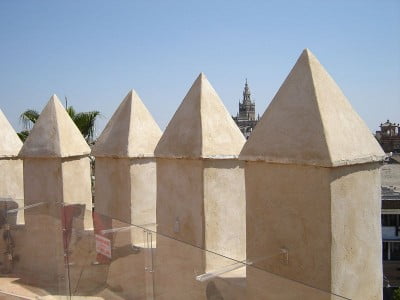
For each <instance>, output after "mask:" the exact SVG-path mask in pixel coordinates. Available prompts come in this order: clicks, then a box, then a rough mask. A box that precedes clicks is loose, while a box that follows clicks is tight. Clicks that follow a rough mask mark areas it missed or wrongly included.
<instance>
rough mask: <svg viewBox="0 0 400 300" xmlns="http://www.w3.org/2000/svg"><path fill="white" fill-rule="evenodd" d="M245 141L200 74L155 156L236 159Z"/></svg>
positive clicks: (162, 138)
mask: <svg viewBox="0 0 400 300" xmlns="http://www.w3.org/2000/svg"><path fill="white" fill-rule="evenodd" d="M244 143H245V138H244V137H243V135H242V133H241V132H240V130H239V128H238V127H237V126H236V124H235V122H234V121H233V120H232V117H231V116H230V114H229V113H228V111H227V110H226V108H225V106H224V105H223V103H222V101H221V99H220V98H219V96H218V95H217V93H216V91H215V90H214V88H213V87H212V86H211V84H210V82H209V81H208V80H207V78H206V76H205V75H204V74H203V73H201V74H200V75H199V76H198V77H197V79H196V80H195V82H194V83H193V85H192V87H191V88H190V90H189V92H188V93H187V94H186V96H185V98H184V99H183V101H182V103H181V105H180V106H179V108H178V110H177V111H176V112H175V115H174V116H173V117H172V119H171V121H170V122H169V124H168V126H167V128H166V129H165V132H164V134H163V135H162V137H161V140H160V142H159V143H158V145H157V147H156V150H155V155H156V156H157V157H172V158H221V159H223V158H232V157H237V156H238V155H239V153H240V150H241V149H242V147H243V144H244Z"/></svg>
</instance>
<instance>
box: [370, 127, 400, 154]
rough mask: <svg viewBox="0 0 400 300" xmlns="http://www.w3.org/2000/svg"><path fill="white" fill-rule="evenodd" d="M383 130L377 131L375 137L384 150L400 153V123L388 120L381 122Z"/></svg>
mask: <svg viewBox="0 0 400 300" xmlns="http://www.w3.org/2000/svg"><path fill="white" fill-rule="evenodd" d="M380 128H381V130H379V131H377V132H376V133H375V137H376V139H377V140H378V142H379V144H381V146H382V148H383V150H384V151H385V152H386V153H388V152H397V153H400V127H399V124H396V123H392V122H390V121H389V120H387V121H386V122H385V123H383V124H381V126H380Z"/></svg>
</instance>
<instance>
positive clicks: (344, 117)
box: [240, 49, 385, 167]
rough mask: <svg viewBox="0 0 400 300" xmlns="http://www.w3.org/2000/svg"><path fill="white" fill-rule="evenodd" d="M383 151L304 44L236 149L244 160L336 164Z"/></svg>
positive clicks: (372, 157) (377, 156)
mask: <svg viewBox="0 0 400 300" xmlns="http://www.w3.org/2000/svg"><path fill="white" fill-rule="evenodd" d="M384 156H385V154H384V153H383V151H382V149H381V147H380V146H379V144H378V143H377V141H376V140H375V138H374V137H373V135H372V133H371V132H370V130H369V129H368V127H367V126H366V124H365V123H364V122H363V120H362V119H361V118H360V116H359V115H358V114H357V113H356V112H355V111H354V110H353V108H352V107H351V105H350V103H349V101H348V100H347V99H346V97H345V96H344V95H343V93H342V91H341V90H340V88H339V87H338V86H337V84H336V83H335V81H334V80H333V79H332V77H331V76H330V75H329V74H328V72H327V71H326V70H325V69H324V67H323V66H322V65H321V64H320V62H319V61H318V60H317V58H316V57H315V56H314V55H313V54H312V53H311V52H310V51H309V50H308V49H306V50H304V51H303V53H302V54H301V56H300V58H299V59H298V60H297V62H296V64H295V66H294V67H293V69H292V70H291V72H290V73H289V75H288V77H287V78H286V80H285V81H284V83H283V84H282V86H281V87H280V89H279V91H278V92H277V94H276V95H275V97H274V99H273V100H272V102H271V104H270V105H269V107H268V108H267V110H266V111H265V113H264V115H263V116H262V118H261V119H260V121H259V122H258V124H257V126H256V128H255V130H254V131H253V133H252V134H251V136H250V138H249V139H248V141H247V143H246V144H245V145H244V147H243V150H242V152H241V154H240V158H241V159H243V160H262V161H267V162H277V163H288V164H304V165H315V166H322V167H335V166H342V165H351V164H357V163H366V162H373V161H380V160H382V159H383V157H384Z"/></svg>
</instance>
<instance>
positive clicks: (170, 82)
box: [0, 0, 400, 133]
mask: <svg viewBox="0 0 400 300" xmlns="http://www.w3.org/2000/svg"><path fill="white" fill-rule="evenodd" d="M304 48H309V49H310V50H311V51H312V52H313V53H314V54H315V55H316V56H317V58H318V59H319V60H320V62H321V63H322V64H323V65H324V66H325V68H326V69H327V70H328V72H329V73H330V74H331V75H332V76H333V78H334V79H335V80H336V82H337V83H338V84H339V86H340V87H341V88H342V90H343V91H344V93H345V95H346V96H347V97H348V99H349V100H350V102H351V103H352V105H353V107H354V108H355V109H356V111H357V112H358V113H359V114H360V115H361V117H362V118H363V119H364V120H365V121H366V123H367V125H368V126H369V127H370V129H371V130H376V129H378V126H379V124H380V123H381V122H384V121H385V120H386V119H391V120H392V121H395V122H400V109H399V107H400V1H399V0H377V1H369V0H360V1H356V0H344V1H318V0H315V1H307V0H301V1H295V0H290V1H289V0H287V1H282V0H277V1H267V0H264V1H235V0H229V1H228V0H227V1H218V0H214V1H205V0H202V1H199V0H197V1H191V0H185V1H182V0H181V1H168V0H163V1H161V0H160V1H151V0H142V1H133V0H130V1H99V0H96V1H90V0H85V1H82V0H76V1H74V0H69V1H54V0H51V1H47V0H41V1H22V0H1V1H0V108H1V109H2V110H3V112H4V113H5V115H6V116H7V118H8V119H9V120H10V122H11V123H12V125H13V126H14V128H15V129H16V130H20V129H21V124H20V123H19V119H18V118H19V115H20V114H21V112H22V111H24V110H26V109H28V108H33V109H37V110H39V111H41V110H42V108H43V107H44V105H45V104H46V102H47V101H48V99H49V98H50V96H51V95H52V94H53V93H56V94H57V95H58V96H59V98H60V99H64V97H65V96H67V97H68V103H69V104H70V105H73V106H74V107H75V109H76V110H78V111H88V110H99V111H100V112H101V113H102V114H103V115H104V118H103V119H102V120H101V122H100V123H99V128H98V130H99V131H100V130H102V128H103V127H104V125H105V123H106V122H107V121H108V119H109V118H110V117H111V115H112V114H113V112H114V111H115V109H116V108H117V106H118V105H119V103H120V102H121V101H122V100H123V98H124V96H125V95H126V94H127V93H128V91H129V90H130V89H132V88H133V89H135V90H136V91H137V92H138V94H139V95H140V97H141V98H142V100H143V101H144V103H145V105H146V106H147V107H148V109H149V110H150V112H151V113H152V114H153V116H154V118H155V120H156V121H157V123H158V124H159V125H160V127H161V128H162V129H164V128H165V126H166V125H167V124H168V122H169V120H170V118H171V117H172V115H173V114H174V112H175V110H176V109H177V107H178V105H179V103H180V102H181V101H182V99H183V97H184V96H185V94H186V92H187V91H188V89H189V88H190V86H191V84H192V82H193V81H194V80H195V78H196V77H197V75H198V74H199V73H200V72H204V73H205V74H206V76H207V77H208V79H209V80H210V82H211V84H212V85H213V86H214V88H215V89H216V91H217V92H218V94H219V95H220V97H221V99H222V101H223V102H224V104H225V105H226V107H227V108H228V110H229V111H230V113H231V114H235V115H236V112H237V110H238V100H239V99H240V97H241V93H242V90H243V85H244V81H245V78H248V81H249V85H250V88H251V91H252V95H253V97H254V99H255V100H256V110H257V112H258V113H260V115H262V113H263V112H264V110H265V109H266V107H267V105H268V104H269V102H270V101H271V99H272V98H273V96H274V95H275V93H276V91H277V90H278V89H279V87H280V85H281V84H282V82H283V80H284V79H285V77H286V76H287V75H288V73H289V71H290V69H291V68H292V66H293V65H294V63H295V61H296V59H297V57H298V56H299V55H300V53H301V52H302V50H303V49H304ZM98 133H100V132H98Z"/></svg>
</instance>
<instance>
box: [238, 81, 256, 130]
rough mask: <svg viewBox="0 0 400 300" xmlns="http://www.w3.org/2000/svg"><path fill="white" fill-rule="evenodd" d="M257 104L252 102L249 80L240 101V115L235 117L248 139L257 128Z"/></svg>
mask: <svg viewBox="0 0 400 300" xmlns="http://www.w3.org/2000/svg"><path fill="white" fill-rule="evenodd" d="M255 110H256V104H255V103H254V101H252V100H251V92H250V88H249V84H248V82H247V78H246V80H245V84H244V89H243V99H242V100H239V113H238V114H237V115H236V117H233V119H234V120H235V122H236V124H237V125H238V126H239V129H240V130H241V131H242V133H243V135H244V136H245V137H246V138H248V137H249V135H250V133H251V132H252V130H253V128H254V126H256V124H257V121H258V119H257V120H256V111H255Z"/></svg>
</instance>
